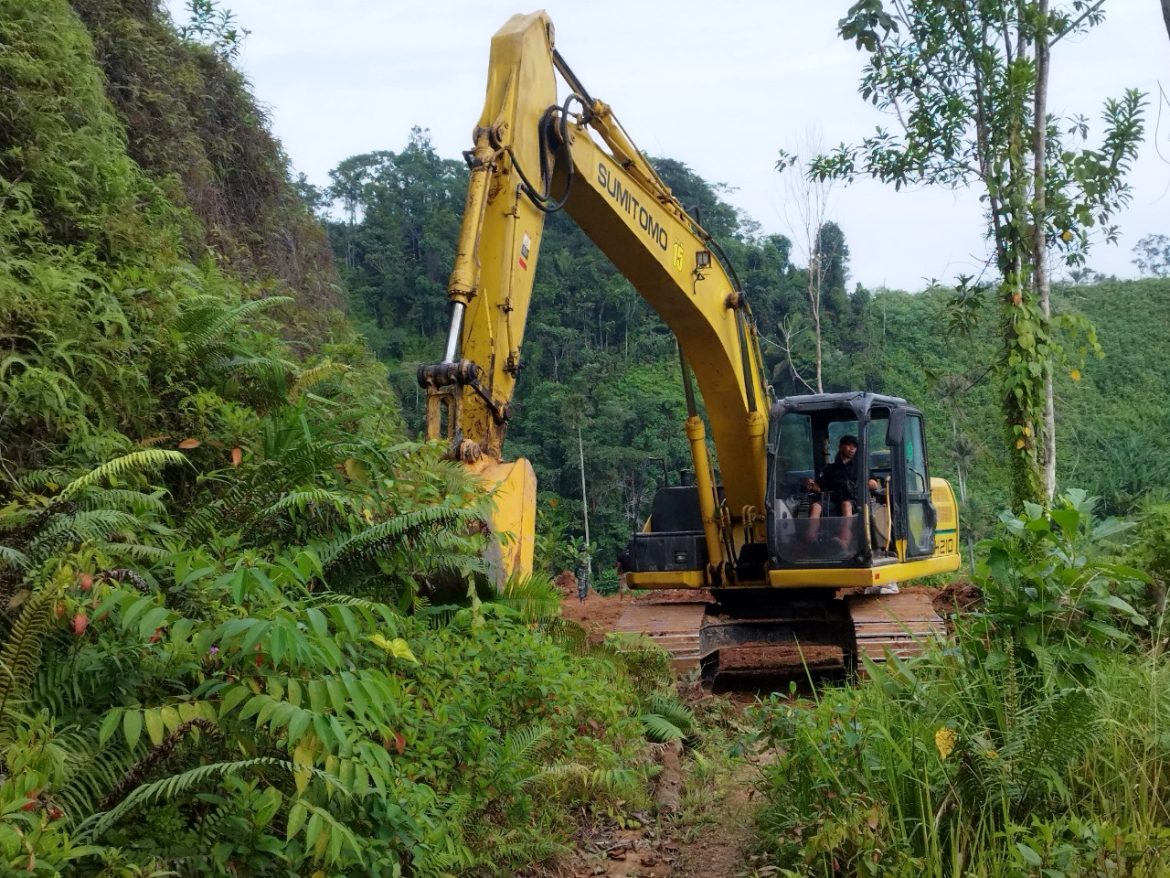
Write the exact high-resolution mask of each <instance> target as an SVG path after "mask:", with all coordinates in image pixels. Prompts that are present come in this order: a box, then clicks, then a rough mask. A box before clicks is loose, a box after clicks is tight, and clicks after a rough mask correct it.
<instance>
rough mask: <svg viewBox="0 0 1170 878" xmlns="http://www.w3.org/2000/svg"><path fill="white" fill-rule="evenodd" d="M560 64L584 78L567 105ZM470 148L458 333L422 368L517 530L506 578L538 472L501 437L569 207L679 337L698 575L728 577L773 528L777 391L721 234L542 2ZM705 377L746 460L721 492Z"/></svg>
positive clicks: (503, 38)
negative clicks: (771, 421)
mask: <svg viewBox="0 0 1170 878" xmlns="http://www.w3.org/2000/svg"><path fill="white" fill-rule="evenodd" d="M557 72H559V73H560V74H561V75H562V77H563V78H564V80H565V81H566V83H567V84H568V86H569V88H570V94H569V96H568V97H567V98H566V99H565V100H564V102H563V103H558V101H557V84H556V73H557ZM465 156H466V158H467V162H468V165H469V168H470V180H469V183H468V193H467V201H466V205H465V208H464V215H463V224H462V228H461V232H460V237H459V244H458V248H457V253H456V258H455V265H454V268H453V271H452V273H451V279H450V283H449V287H448V297H449V300H450V302H451V304H452V320H451V329H450V333H449V336H448V340H447V346H446V350H445V353H444V358H443V361H442V362H441V363H438V364H434V365H429V366H423V367H421V368H420V370H419V380H420V383H421V384H422V385H423V386H424V387H425V388H426V390H427V436H428V438H432V439H440V438H445V439H446V440H447V441H448V442H449V443H450V454H451V456H453V457H456V458H458V459H460V460H462V461H463V462H464V463H465V464H466V465H467V466H469V467H470V468H472V469H473V470H474V471H475V472H476V473H478V474H479V475H480V477H481V478H482V479H483V481H484V482H485V484H487V486H488V487H489V488H490V489H492V490H493V491H494V495H495V505H496V514H495V517H494V518H493V520H492V521H491V522H490V523H489V524H490V527H491V529H492V531H493V532H494V533H496V534H498V535H503V534H510V535H511V540H510V541H509V542H506V547H503V548H502V549H501V556H500V561H499V565H500V566H499V569H498V571H497V575H498V577H501V578H502V577H506V576H507V575H509V574H510V573H511V572H513V571H516V570H519V571H522V572H527V571H528V570H530V569H531V564H532V533H533V531H532V528H533V521H534V518H535V509H534V506H535V478H534V476H533V474H532V469H531V466H530V464H529V463H528V462H527V461H525V460H522V459H521V460H518V461H516V462H514V463H508V462H505V461H504V456H503V455H504V448H503V446H504V438H505V434H506V431H507V425H508V420H509V416H510V405H511V401H512V396H513V393H514V389H515V385H516V379H517V377H518V374H519V371H520V368H521V366H522V359H521V350H522V343H523V339H524V329H525V324H526V321H527V316H528V310H529V306H530V304H531V299H532V289H533V278H534V275H535V271H536V262H537V258H538V256H539V252H540V242H541V237H542V233H543V228H544V220H545V217H546V216H547V214H549V213H551V212H554V211H556V210H562V209H563V210H564V211H565V212H566V213H567V214H568V215H569V216H570V217H571V218H572V219H573V220H574V221H575V222H576V223H577V225H578V226H580V228H581V229H582V230H583V231H584V232H585V233H586V234H587V235H588V236H589V237H590V238H591V239H592V240H593V241H594V243H596V245H597V246H598V248H599V249H600V250H602V251H603V252H604V253H605V254H606V255H607V256H608V257H609V258H610V260H611V261H612V262H613V263H614V265H615V266H616V267H617V268H618V270H619V271H621V273H622V274H623V275H624V276H625V277H626V278H627V279H628V280H629V281H630V283H631V285H632V286H633V287H634V289H635V290H636V291H637V292H638V293H639V294H640V295H641V296H642V297H643V298H644V299H645V300H646V301H647V302H648V303H649V304H650V305H651V307H653V308H654V310H655V311H656V312H657V313H658V314H659V315H660V316H661V318H662V319H663V320H664V321H665V322H666V324H667V325H668V326H669V328H670V329H671V330H672V332H673V333H674V335H675V337H676V338H677V340H678V344H679V348H680V353H681V357H682V362H683V366H682V369H683V381H684V385H685V387H686V390H687V399H688V409H689V411H688V418H687V421H686V425H685V429H686V434H687V438H688V441H689V444H690V447H691V451H692V456H693V460H694V470H695V474H696V484H697V489H698V502H699V509H700V514H701V518H702V527H703V534H704V541H705V543H706V549H707V559H708V560H707V565H706V570H705V571H704V572H703V575H702V576H701V577H700V578H701V579H702V582H699V581H696V582H694V583H692V584H695V585H698V584H707V585H717V584H720V583H722V582H723V581H724V580H725V579H726V578H727V577H728V576H729V575H731V574H730V570H731V566H730V565H731V561H732V559H733V558H734V557H735V553H736V552H737V551H738V550H739V549H740V547H741V546H742V545H743V543H744V542H747V541H754V540H759V539H761V538H762V532H763V523H764V510H763V505H764V504H763V492H764V483H765V478H766V468H767V458H766V449H765V437H766V435H767V428H768V406H769V402H770V400H769V399H768V395H767V385H766V383H765V382H764V380H763V378H762V369H761V356H760V351H759V344H758V339H757V337H756V330H755V324H754V321H753V319H752V316H751V312H750V309H749V308H748V305H747V301H746V298H745V297H744V294H743V291H742V290H741V289H740V288H739V285H738V284H737V283H735V282H734V279H733V278H734V274H733V272H732V271H731V269H730V267H729V266H728V265H727V264H726V263H725V261H724V260H722V259H721V258H720V253H719V250H718V247H717V245H716V244H715V242H714V241H713V240H712V238H711V236H710V235H708V234H707V232H706V231H705V230H704V229H703V228H702V226H701V225H700V224H699V223H698V222H697V221H696V220H695V219H694V218H693V217H691V216H690V215H689V214H688V213H687V212H686V210H685V209H684V208H683V206H682V205H681V204H680V203H679V201H678V199H677V198H675V197H674V195H673V194H672V193H671V191H670V189H669V188H668V187H667V186H666V185H665V184H664V183H663V182H662V180H661V179H660V178H659V177H658V175H657V173H655V171H654V169H653V167H652V166H651V165H650V163H649V162H648V161H647V159H646V158H645V156H644V155H643V154H642V153H641V152H640V151H639V150H638V149H637V148H636V147H635V146H634V145H633V144H632V142H631V141H630V139H629V137H628V136H627V135H626V133H625V132H624V130H623V129H622V128H621V126H620V124H619V123H618V121H617V119H616V118H615V116H614V114H613V112H612V111H611V109H610V108H609V107H608V106H607V105H606V104H604V103H603V102H601V101H598V100H594V99H593V98H592V97H591V96H590V95H589V94H588V92H587V91H586V90H585V89H584V87H583V86H582V85H581V83H580V82H579V81H578V80H577V78H576V76H575V75H574V74H573V72H572V71H571V70H570V69H569V67H568V65H567V64H565V62H564V60H563V59H562V58H561V57H560V55H559V53H557V52H556V50H555V48H554V40H553V27H552V23H551V21H550V20H549V18H548V16H547V15H546V14H545V13H543V12H537V13H533V14H530V15H516V16H513V17H512V18H511V19H510V20H509V21H508V22H507V23H506V24H505V25H504V26H503V28H501V29H500V30H499V31H498V32H497V33H496V35H495V37H494V38H493V39H492V44H491V57H490V62H489V68H488V86H487V96H486V100H485V103H484V110H483V113H482V115H481V116H480V119H479V122H478V124H477V126H476V128H475V132H474V147H473V149H471V150H470V151H468V152H467V153H465ZM691 372H693V374H694V377H695V379H696V381H697V383H698V386H699V390H700V392H701V394H702V398H703V401H704V404H705V407H706V414H707V419H708V422H709V423H710V426H711V438H712V440H713V442H714V446H715V450H716V454H717V457H718V459H719V460H720V461H734V462H735V465H734V466H724V467H722V469H721V473H720V475H721V481H722V495H721V494H720V493H719V491H718V489H717V487H716V483H715V475H714V467H713V465H712V463H711V461H710V460H709V458H708V454H707V444H706V427H705V425H704V423H703V421H702V419H701V418H700V416H699V412H698V409H697V405H696V403H695V400H694V395H693V391H692V390H691V387H690V378H689V373H691Z"/></svg>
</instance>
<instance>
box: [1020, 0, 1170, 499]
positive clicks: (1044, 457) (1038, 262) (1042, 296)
mask: <svg viewBox="0 0 1170 878" xmlns="http://www.w3.org/2000/svg"><path fill="white" fill-rule="evenodd" d="M1162 2H1163V3H1170V0H1162ZM1037 11H1038V13H1039V14H1038V18H1039V25H1038V27H1037V29H1036V97H1035V111H1034V113H1033V119H1032V124H1033V136H1032V159H1033V161H1034V166H1033V167H1034V169H1033V173H1032V184H1033V187H1034V196H1033V199H1032V249H1033V251H1034V253H1033V260H1034V265H1035V268H1034V270H1033V272H1032V284H1033V289H1034V290H1035V293H1036V302H1037V304H1038V305H1039V306H1040V313H1041V315H1042V316H1043V329H1044V332H1045V334H1048V333H1050V332H1051V331H1052V301H1051V292H1052V291H1051V287H1050V284H1049V279H1048V241H1047V239H1046V231H1047V229H1046V228H1045V221H1044V218H1045V214H1046V212H1047V194H1048V193H1047V192H1046V190H1045V187H1046V179H1047V177H1046V170H1047V168H1046V165H1047V151H1048V0H1040V2H1039V8H1038V10H1037ZM1045 359H1046V362H1045V366H1044V423H1043V425H1042V427H1041V437H1042V441H1043V445H1042V446H1041V449H1040V467H1041V472H1042V475H1043V479H1044V495H1045V497H1046V498H1047V499H1048V500H1049V501H1051V500H1052V497H1053V496H1054V495H1055V494H1056V405H1055V400H1054V399H1053V393H1052V356H1051V354H1049V355H1048V356H1047V357H1046V358H1045Z"/></svg>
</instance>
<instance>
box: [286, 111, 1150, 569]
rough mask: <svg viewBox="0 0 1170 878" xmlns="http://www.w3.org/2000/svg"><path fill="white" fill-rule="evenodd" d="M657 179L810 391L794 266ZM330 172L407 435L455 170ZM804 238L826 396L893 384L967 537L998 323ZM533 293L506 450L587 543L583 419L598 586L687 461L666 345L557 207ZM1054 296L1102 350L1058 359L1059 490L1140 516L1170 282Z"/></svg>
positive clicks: (446, 254) (782, 385) (696, 190)
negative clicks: (818, 294) (700, 230)
mask: <svg viewBox="0 0 1170 878" xmlns="http://www.w3.org/2000/svg"><path fill="white" fill-rule="evenodd" d="M655 166H656V168H657V169H658V171H659V173H660V174H661V176H662V178H663V180H664V181H666V182H667V184H668V185H669V186H670V187H671V189H672V190H673V191H674V192H675V194H676V195H677V196H678V197H679V199H680V200H681V201H682V203H683V204H684V205H686V206H687V207H688V208H689V209H691V210H692V211H693V214H694V215H695V216H696V217H698V218H700V219H701V221H702V222H703V223H704V224H705V226H706V227H707V228H708V230H709V231H711V232H712V234H714V235H715V236H716V237H717V238H718V239H719V240H720V242H721V243H722V244H723V247H724V249H725V250H726V252H727V254H728V257H729V259H730V260H731V262H732V264H733V266H734V267H735V269H736V272H737V274H738V275H739V277H740V278H741V280H742V282H743V286H744V289H745V291H746V292H747V294H748V297H749V301H750V303H751V306H752V309H753V313H754V315H755V319H756V322H757V326H758V328H759V332H760V335H761V338H762V340H763V353H764V357H765V361H766V367H767V370H768V374H769V377H770V380H771V382H772V387H773V389H774V392H775V394H776V395H777V396H785V395H789V394H794V393H806V392H808V391H809V388H808V386H807V385H806V384H803V383H802V379H803V380H806V381H807V380H810V379H811V375H812V373H813V357H814V356H815V346H814V341H813V329H812V319H811V317H810V315H809V304H808V297H807V285H808V266H807V265H798V264H794V262H793V258H792V246H791V243H790V241H789V240H788V238H786V237H785V236H783V235H768V234H764V233H762V232H761V231H760V228H759V226H758V224H756V223H754V222H753V221H752V220H751V219H750V218H749V217H746V216H743V215H742V214H740V213H738V212H737V211H736V210H735V209H734V208H733V207H732V206H731V205H729V204H728V203H727V202H726V200H724V199H723V198H721V197H720V187H719V185H718V184H713V183H709V182H707V181H705V180H703V179H701V178H700V177H698V176H697V175H696V174H695V173H694V172H693V171H691V170H690V169H689V168H687V167H686V166H685V165H683V164H681V163H680V162H677V161H674V160H672V159H666V158H660V159H657V160H655ZM331 178H332V185H331V186H330V187H328V189H327V190H326V191H324V192H321V191H313V192H310V193H309V202H310V204H313V205H315V206H316V207H317V209H318V210H319V211H321V210H324V209H325V208H326V207H327V206H329V205H330V204H332V205H333V207H334V211H333V213H332V214H331V215H326V216H325V220H326V223H327V227H328V229H329V235H330V240H331V242H332V244H333V250H334V253H335V256H336V259H337V264H338V266H339V269H340V272H341V275H342V277H343V279H344V282H345V286H346V289H347V290H348V292H349V296H350V304H351V309H352V311H351V313H352V314H353V316H354V319H355V320H356V321H357V323H358V325H359V326H360V327H361V329H362V332H363V334H364V335H365V336H366V338H367V339H369V341H370V343H371V346H372V348H373V349H374V350H375V352H376V353H377V355H378V356H379V357H380V358H381V359H382V360H383V361H384V362H386V363H387V364H388V365H389V366H390V368H391V374H392V376H393V377H392V381H393V384H394V387H395V389H396V391H397V392H398V394H399V396H400V398H401V401H402V413H403V418H404V420H405V422H406V424H407V425H408V426H409V428H410V429H411V430H414V431H417V430H418V429H419V428H420V425H421V420H422V415H423V410H424V404H425V400H424V397H423V396H422V395H421V391H419V390H418V388H417V385H416V384H415V379H414V374H415V370H416V368H417V366H418V365H419V363H423V362H429V361H430V360H432V359H434V358H435V357H436V356H438V354H439V352H441V349H442V345H443V341H444V338H445V333H446V329H447V323H448V313H449V310H448V305H447V303H446V298H445V295H446V293H445V290H446V281H447V272H448V271H449V269H450V266H451V262H452V258H453V254H454V247H455V241H456V238H457V235H458V228H459V222H460V213H461V211H462V207H463V196H464V181H465V180H466V172H465V168H464V165H463V163H462V162H460V161H455V160H452V159H443V158H441V157H440V156H438V155H437V154H436V152H435V150H434V148H433V147H432V146H431V144H430V142H429V139H428V137H427V134H426V132H425V131H422V130H419V129H417V128H416V129H415V130H414V131H413V132H412V133H411V135H410V139H409V142H408V143H407V145H406V146H405V148H403V149H402V150H401V151H399V152H378V153H370V154H366V155H360V156H354V157H353V158H350V159H347V160H346V161H344V162H342V163H341V164H339V165H338V166H337V168H335V169H334V170H333V172H332V173H331ZM330 216H332V217H335V218H330ZM817 237H818V239H819V240H821V241H822V242H824V243H823V244H822V247H823V252H824V253H827V254H829V256H830V257H831V258H830V259H828V260H826V261H827V268H825V269H823V271H824V294H823V302H822V321H823V324H824V330H823V336H824V346H823V372H824V386H825V389H826V390H827V391H833V390H854V389H863V390H869V391H873V392H877V393H887V394H892V395H896V396H902V397H905V398H906V399H908V400H910V401H911V402H912V403H914V404H915V405H918V406H920V407H921V408H922V409H923V410H924V411H925V412H926V414H927V418H928V425H929V436H928V441H929V444H930V453H931V465H932V468H933V471H934V472H935V474H937V475H941V476H943V477H945V478H947V479H949V480H950V481H951V482H952V485H953V486H954V487H955V490H956V492H957V493H958V494H959V495H960V497H961V500H962V506H963V509H962V511H963V523H964V526H965V527H966V528H968V532H969V534H970V535H971V536H972V537H973V538H974V539H979V538H980V537H982V536H984V535H985V534H986V533H987V530H988V527H989V525H990V524H991V523H992V522H993V521H994V519H995V517H996V515H997V514H998V512H999V510H1000V509H1001V508H1003V507H1004V506H1005V505H1007V504H1008V502H1009V500H1010V497H1009V493H1008V491H1007V488H1006V471H1005V467H1006V460H1005V455H1004V453H1003V448H1004V442H1003V440H1002V438H1001V437H1002V432H1003V431H1002V428H1001V426H1000V415H999V412H998V409H997V406H996V395H995V394H996V391H995V388H994V383H993V381H992V378H991V369H990V368H989V364H991V363H993V362H994V361H995V357H996V355H997V353H996V351H997V348H996V341H995V327H994V326H992V325H990V323H991V320H990V318H987V319H985V320H984V321H983V322H981V323H980V322H976V323H975V325H973V326H971V325H965V326H964V327H963V331H959V330H958V329H956V328H955V321H954V315H953V313H952V310H953V300H954V292H953V290H951V289H949V288H941V287H940V288H936V289H928V290H924V291H917V292H903V291H895V290H885V289H882V290H868V289H865V288H864V287H862V286H861V285H860V284H852V285H851V284H850V283H849V248H848V242H847V241H846V240H845V237H844V235H843V233H842V231H841V229H840V228H839V227H838V226H837V225H836V224H834V223H832V222H826V223H825V224H824V227H823V228H822V229H820V230H819V231H818V236H817ZM1083 274H1091V273H1089V272H1085V273H1083ZM535 284H536V290H535V293H534V299H533V306H532V311H531V314H530V320H529V324H528V330H527V334H526V338H525V345H524V364H525V368H524V371H523V372H522V374H521V378H520V381H519V383H518V387H517V394H516V401H515V403H514V406H513V413H514V414H513V418H512V421H511V422H510V426H509V432H508V453H509V455H514V456H525V457H529V458H530V459H531V460H532V461H533V464H534V466H535V467H536V471H537V476H538V479H539V483H540V486H541V490H542V492H543V495H544V503H543V507H542V512H543V515H544V520H545V523H546V526H548V525H552V526H555V527H557V528H563V529H564V530H565V531H566V532H567V533H570V534H572V535H575V536H577V537H578V538H580V537H581V535H582V534H583V524H582V522H583V518H582V515H581V486H580V483H581V477H580V473H579V457H578V448H577V429H578V428H580V431H581V437H582V444H583V450H584V460H585V473H586V484H587V491H588V495H587V496H588V502H589V521H590V526H591V530H592V536H593V540H594V543H595V552H596V557H597V558H598V561H599V567H600V569H601V570H603V571H605V572H604V573H603V574H602V576H603V580H602V582H603V583H608V584H610V585H612V584H613V579H612V576H613V574H612V570H611V569H610V568H612V566H613V561H614V558H615V557H616V554H617V552H618V551H620V549H621V547H622V546H623V545H624V542H625V540H626V539H627V536H628V534H629V533H630V532H631V531H632V530H636V529H637V528H638V527H640V525H641V522H642V520H643V519H644V517H645V516H646V515H647V514H648V511H649V505H650V500H651V498H652V497H653V494H654V491H655V490H656V489H657V488H658V487H659V486H661V485H662V484H663V483H664V481H666V480H670V482H671V483H672V484H676V483H677V479H678V473H679V471H680V470H683V469H686V468H687V467H688V466H689V465H690V455H689V451H688V450H687V446H686V442H685V440H684V435H683V431H682V426H681V425H682V422H683V420H684V418H685V403H684V398H683V390H682V382H681V377H680V375H679V367H678V356H677V353H676V348H675V344H674V340H673V338H672V336H671V335H670V333H669V331H668V330H667V328H666V326H665V325H664V324H663V323H662V321H661V320H660V319H659V318H658V317H657V315H655V314H654V313H653V312H652V311H651V309H650V308H649V307H648V306H647V305H646V304H645V303H644V302H643V301H642V300H641V298H640V297H639V296H638V295H637V294H636V293H635V292H634V291H633V289H632V288H631V287H630V285H629V284H628V283H627V282H626V281H625V279H624V278H622V276H621V275H620V274H619V273H618V272H617V271H616V269H614V267H613V266H612V265H611V264H610V263H609V262H608V260H607V259H606V257H605V256H604V255H603V254H602V253H601V252H600V251H599V250H597V248H596V247H595V246H594V245H593V244H592V243H591V242H590V241H589V240H588V238H586V237H585V236H584V234H583V233H582V232H581V231H580V230H578V229H577V228H576V227H575V226H573V224H572V222H571V221H570V220H569V219H568V218H567V217H565V216H564V215H563V214H554V215H553V216H552V217H550V220H549V223H548V231H547V233H546V236H545V238H544V242H543V245H542V249H541V253H540V258H539V261H538V263H537V274H536V280H535ZM1054 297H1055V307H1056V310H1057V311H1058V312H1060V311H1063V312H1075V313H1080V314H1083V315H1084V316H1086V317H1087V318H1088V320H1089V321H1090V322H1091V323H1092V324H1093V325H1094V326H1095V327H1096V337H1097V339H1098V341H1099V343H1100V352H1099V354H1098V353H1096V352H1089V351H1084V352H1081V353H1076V352H1073V353H1071V354H1070V355H1069V357H1068V359H1067V362H1065V363H1064V364H1063V367H1062V369H1061V373H1060V376H1059V379H1058V382H1057V423H1058V430H1059V434H1058V445H1059V447H1060V469H1059V477H1060V485H1061V486H1062V487H1064V488H1067V487H1081V488H1084V489H1085V490H1087V491H1088V492H1089V493H1090V494H1091V495H1093V496H1097V497H1100V498H1102V500H1103V501H1104V507H1105V509H1106V510H1107V511H1109V512H1110V513H1114V514H1131V513H1134V512H1136V511H1138V510H1139V509H1140V508H1141V506H1142V502H1143V499H1144V498H1146V497H1151V496H1152V497H1155V498H1157V497H1163V496H1164V495H1165V492H1166V490H1167V489H1170V463H1167V461H1170V435H1168V434H1167V432H1166V430H1165V429H1164V428H1163V426H1162V424H1163V422H1164V420H1165V419H1163V418H1159V417H1157V416H1156V415H1152V414H1151V409H1150V404H1151V402H1153V401H1154V400H1157V399H1158V398H1160V396H1161V395H1162V393H1163V389H1164V388H1165V387H1166V386H1167V382H1170V363H1168V362H1167V360H1166V359H1165V358H1164V357H1161V356H1160V355H1159V354H1158V351H1160V350H1162V349H1163V348H1165V346H1166V343H1167V342H1166V339H1165V336H1164V333H1162V332H1161V329H1160V327H1161V326H1163V325H1165V323H1166V321H1167V320H1170V280H1166V279H1164V278H1150V279H1148V280H1141V281H1118V280H1114V279H1097V280H1095V281H1094V282H1091V283H1067V284H1062V285H1058V286H1057V287H1056V290H1055V294H1054ZM548 563H550V564H551V565H552V567H557V566H559V565H564V564H566V563H571V559H567V558H565V557H558V558H555V559H548ZM553 572H555V570H554V571H553ZM602 587H605V586H604V585H603V586H602Z"/></svg>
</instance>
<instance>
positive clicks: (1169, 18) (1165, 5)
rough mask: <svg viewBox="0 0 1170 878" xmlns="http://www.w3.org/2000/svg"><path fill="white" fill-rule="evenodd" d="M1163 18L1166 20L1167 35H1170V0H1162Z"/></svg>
mask: <svg viewBox="0 0 1170 878" xmlns="http://www.w3.org/2000/svg"><path fill="white" fill-rule="evenodd" d="M1162 20H1163V21H1165V22H1166V36H1168V37H1170V0H1162Z"/></svg>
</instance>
